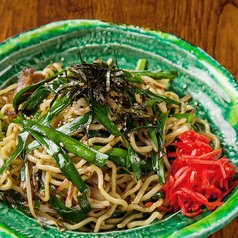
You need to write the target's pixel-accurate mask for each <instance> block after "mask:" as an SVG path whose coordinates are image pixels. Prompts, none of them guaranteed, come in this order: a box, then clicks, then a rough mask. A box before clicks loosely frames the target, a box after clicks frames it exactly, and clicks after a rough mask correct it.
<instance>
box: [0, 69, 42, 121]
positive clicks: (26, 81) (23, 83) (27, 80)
mask: <svg viewBox="0 0 238 238" xmlns="http://www.w3.org/2000/svg"><path fill="white" fill-rule="evenodd" d="M44 79H45V76H44V75H43V74H40V73H35V72H34V70H33V69H32V68H25V69H24V70H23V71H22V74H21V75H20V77H19V79H18V81H17V86H16V88H15V90H14V91H13V92H11V93H10V94H9V95H8V98H7V101H6V103H12V100H13V98H14V96H15V95H16V94H17V93H18V92H19V91H20V90H21V89H23V88H25V87H27V86H29V85H32V84H35V83H38V82H40V81H42V80H44ZM5 113H6V115H8V117H9V119H13V118H14V117H15V116H16V114H15V112H14V110H13V108H12V109H9V110H8V111H6V112H5Z"/></svg>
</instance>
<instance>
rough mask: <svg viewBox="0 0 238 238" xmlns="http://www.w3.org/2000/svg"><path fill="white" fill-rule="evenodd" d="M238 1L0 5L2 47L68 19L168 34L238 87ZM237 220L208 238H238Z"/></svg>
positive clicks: (23, 1)
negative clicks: (210, 60)
mask: <svg viewBox="0 0 238 238" xmlns="http://www.w3.org/2000/svg"><path fill="white" fill-rule="evenodd" d="M237 16H238V0H214V1H213V0H130V1H128V0H120V1H119V0H81V1H78V0H58V1H52V0H11V1H9V0H0V42H1V41H3V40H5V39H7V38H8V37H11V36H13V35H15V34H18V33H20V32H22V31H25V30H29V29H32V28H35V27H39V26H41V25H44V24H47V23H50V22H53V21H59V20H66V19H99V20H103V21H110V22H117V23H126V24H132V25H138V26H144V27H149V28H153V29H158V30H161V31H165V32H169V33H172V34H175V35H177V36H178V37H181V38H182V39H184V40H186V41H188V42H190V43H192V44H194V45H196V46H198V47H200V48H202V49H203V50H204V51H206V52H207V53H208V54H209V55H211V56H212V57H213V58H215V59H216V60H217V61H218V62H219V63H220V64H221V65H222V66H224V67H225V68H226V69H227V70H228V71H229V72H230V73H231V74H232V75H233V76H234V78H235V79H236V80H237V81H238V70H237V62H238V21H237ZM237 233H238V217H237V218H236V219H234V220H233V221H232V222H230V223H229V224H228V225H226V226H225V227H224V228H223V229H221V230H219V231H217V232H216V233H215V234H213V235H211V236H209V238H235V237H237Z"/></svg>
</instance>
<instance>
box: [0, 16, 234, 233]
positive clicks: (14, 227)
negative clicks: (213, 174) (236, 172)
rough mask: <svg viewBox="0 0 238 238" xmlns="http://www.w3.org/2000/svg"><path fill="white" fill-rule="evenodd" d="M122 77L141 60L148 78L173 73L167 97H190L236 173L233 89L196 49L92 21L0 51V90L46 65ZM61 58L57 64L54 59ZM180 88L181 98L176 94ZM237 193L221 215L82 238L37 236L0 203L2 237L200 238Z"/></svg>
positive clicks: (54, 28) (229, 210) (29, 223)
mask: <svg viewBox="0 0 238 238" xmlns="http://www.w3.org/2000/svg"><path fill="white" fill-rule="evenodd" d="M120 44H122V45H121V47H120V50H119V54H118V65H119V66H120V67H121V68H125V69H135V68H136V64H137V61H138V59H147V68H148V69H151V70H158V69H162V70H178V71H179V77H178V78H176V79H175V80H173V81H172V83H171V84H170V85H169V89H172V90H173V91H175V92H176V93H178V94H179V95H180V96H184V95H186V94H191V95H192V96H193V101H192V103H194V102H197V103H198V112H199V113H198V117H200V118H203V119H207V120H208V122H209V123H210V124H211V129H212V131H213V132H214V133H215V134H216V135H217V136H218V137H219V139H220V140H221V145H222V147H223V148H224V155H226V156H227V157H229V158H230V159H231V161H232V162H233V163H234V164H236V165H237V166H238V159H237V157H238V136H237V131H238V84H237V83H236V82H235V80H234V78H233V77H232V76H231V75H230V74H229V73H228V72H227V71H226V70H225V69H224V68H223V67H222V66H221V65H220V64H218V63H217V62H216V61H215V60H214V59H212V58H211V57H210V56H209V55H207V54H206V53H205V52H204V51H202V50H201V49H199V48H197V47H194V46H192V45H191V44H189V43H187V42H185V41H183V40H181V39H180V38H178V37H176V36H174V35H171V34H168V33H164V32H161V31H155V30H151V29H145V28H139V27H134V26H127V25H119V24H113V23H106V22H101V21H97V20H70V21H61V22H55V23H51V24H48V25H46V26H42V27H40V28H37V29H34V30H31V31H28V32H25V33H22V34H20V35H18V36H15V37H13V38H10V39H8V40H7V41H4V42H2V44H0V84H1V85H2V87H5V86H6V85H9V84H11V83H13V82H16V80H17V77H18V75H19V74H20V72H21V71H22V69H24V68H25V67H32V68H33V69H34V70H40V69H43V68H44V67H45V66H46V65H47V64H49V63H53V62H61V63H62V64H63V66H66V65H68V64H74V63H78V62H80V59H79V57H78V55H77V52H78V50H80V51H81V54H82V56H83V59H84V60H85V61H87V62H92V61H93V60H95V59H96V58H100V57H101V58H102V59H103V60H105V61H106V60H107V59H108V58H109V57H112V58H113V59H114V60H115V59H116V52H117V49H118V47H119V46H120ZM62 58H64V61H61V59H62ZM184 85H187V88H186V89H185V90H184V89H183V86H184ZM237 200H238V190H237V188H236V189H235V190H234V191H233V192H232V193H231V194H229V195H228V196H227V197H226V198H225V201H227V202H226V203H225V204H224V205H223V206H222V207H220V208H218V209H216V210H215V211H209V210H207V209H204V211H203V213H202V214H199V215H198V216H196V217H194V218H188V217H185V216H181V213H180V212H177V213H173V214H167V215H166V216H165V218H164V219H163V220H162V221H157V222H155V223H154V224H153V225H149V226H146V227H139V228H135V229H132V230H128V231H115V232H108V233H99V234H93V233H90V234H89V233H82V232H80V233H79V232H75V231H67V232H63V233H61V232H60V231H59V230H57V228H55V227H50V226H46V227H47V229H46V230H43V229H42V228H41V227H40V226H39V225H38V224H37V222H36V221H35V220H34V219H31V218H28V217H25V216H24V215H23V214H21V213H19V212H17V211H15V210H13V209H10V208H7V207H6V206H5V205H4V204H3V203H2V202H0V214H1V219H0V236H1V237H70V238H71V237H72V238H74V237H79V236H80V237H84V238H88V237H95V238H96V237H97V238H99V237H104V238H109V237H113V238H117V237H118V238H119V237H131V238H139V237H150V238H152V237H157V238H158V237H170V238H171V237H207V236H209V235H210V234H212V233H213V232H215V231H217V230H218V229H220V228H222V227H223V226H225V225H226V224H227V223H228V222H230V221H231V220H232V219H234V218H235V217H236V216H237V214H238V204H237Z"/></svg>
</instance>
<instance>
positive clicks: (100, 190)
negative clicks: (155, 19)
mask: <svg viewBox="0 0 238 238" xmlns="http://www.w3.org/2000/svg"><path fill="white" fill-rule="evenodd" d="M61 70H62V68H61V65H60V64H58V63H55V64H53V65H50V66H48V67H46V68H45V69H44V70H43V71H42V72H41V73H43V74H44V75H45V77H49V76H50V75H52V74H54V72H55V71H61ZM142 79H143V80H144V82H145V83H144V84H142V83H136V86H139V87H140V88H141V89H145V90H147V89H148V90H150V91H152V92H154V93H159V94H162V95H165V96H167V97H170V98H172V99H174V100H176V101H179V102H181V106H178V105H175V104H166V103H165V102H162V103H160V104H158V106H159V108H160V110H161V112H163V113H166V112H167V111H168V110H174V113H175V114H176V113H186V112H191V111H192V110H194V109H193V107H192V106H191V105H190V104H189V103H187V102H188V101H189V100H190V99H191V96H190V95H187V96H185V97H184V98H182V99H179V97H178V95H177V94H175V93H174V92H168V91H166V90H167V86H166V84H167V83H168V81H169V80H168V79H163V80H159V81H157V80H155V79H153V78H151V77H148V76H142ZM15 87H16V84H14V85H11V86H9V87H7V88H6V89H2V90H1V91H0V104H1V120H2V121H3V122H4V123H5V124H6V125H8V127H7V130H6V132H5V134H2V139H1V141H0V167H1V166H2V165H3V164H4V162H5V160H6V159H7V158H8V157H9V156H10V155H11V154H12V153H13V152H14V151H15V149H16V145H17V144H18V134H19V133H20V132H21V131H22V129H23V128H22V126H21V125H20V124H17V123H13V122H12V119H11V118H10V117H8V116H7V114H6V111H8V110H9V109H10V108H12V105H11V104H6V101H7V97H8V94H9V93H10V92H11V91H12V90H13V89H14V88H15ZM52 98H53V96H52V94H50V96H49V97H48V98H47V99H46V100H44V102H43V103H41V105H40V109H39V111H42V115H44V114H45V113H46V112H47V111H48V110H49V108H50V104H51V101H52ZM135 99H136V103H134V107H136V108H139V107H140V106H141V104H142V103H143V100H142V97H141V96H140V95H139V94H136V95H135ZM114 106H115V107H117V105H114ZM89 111H90V108H89V106H88V104H87V103H86V101H85V100H84V99H83V98H81V99H79V100H78V101H75V102H74V103H73V104H72V105H71V106H69V107H67V108H66V109H65V110H63V111H62V112H61V113H59V114H58V115H57V116H56V117H54V119H53V120H52V122H51V126H52V127H53V128H57V127H59V126H61V125H64V124H66V123H68V122H70V121H72V120H73V119H74V118H77V117H78V116H80V115H84V114H85V113H87V112H89ZM147 112H148V113H151V114H153V110H152V107H148V108H147ZM110 119H111V120H112V121H113V122H114V124H115V125H117V127H118V129H119V130H120V131H121V130H122V126H121V125H120V123H119V122H118V119H117V117H116V116H115V115H113V114H111V116H110ZM195 123H199V124H202V125H203V126H204V127H205V132H203V134H204V135H206V136H207V137H210V138H211V139H212V141H213V143H214V146H215V149H218V148H220V143H219V140H218V139H217V137H216V136H215V135H214V134H212V133H211V131H210V127H209V124H208V123H207V122H206V121H204V120H201V119H198V118H195V117H194V119H193V123H188V122H187V121H186V118H182V119H177V118H175V117H173V116H170V117H169V118H167V120H166V123H165V127H164V131H163V135H164V139H165V150H166V148H167V147H168V146H169V145H170V144H171V143H173V142H174V141H175V138H176V136H178V135H179V134H181V133H183V132H185V131H188V130H190V129H191V125H192V124H195ZM102 129H105V128H104V126H103V125H101V124H100V123H92V124H91V125H90V126H89V130H91V131H98V130H102ZM74 136H78V137H80V142H82V143H84V144H87V145H89V146H90V147H91V146H93V145H95V144H101V145H102V146H101V148H100V149H99V151H100V152H102V153H105V152H106V151H109V150H111V149H112V148H114V146H115V145H116V144H117V143H119V142H120V143H122V144H124V143H125V142H124V141H123V139H122V138H121V137H117V136H114V135H112V134H111V135H108V137H106V138H105V137H91V138H87V135H86V133H85V130H83V129H80V130H78V131H77V132H76V133H74ZM128 139H129V141H130V144H131V146H132V147H133V148H134V150H135V151H136V152H137V153H138V154H141V155H143V156H145V157H150V152H151V151H152V149H153V150H155V151H156V150H157V148H156V146H155V144H154V142H153V140H152V139H151V137H150V134H149V133H148V131H147V129H146V128H143V129H140V130H139V131H132V132H130V133H129V135H128ZM28 140H29V141H28V143H29V142H30V141H31V140H33V138H29V139H28ZM124 147H125V145H124ZM68 154H69V156H70V158H71V160H72V161H73V164H74V165H75V167H76V169H77V170H78V172H79V174H80V175H81V177H82V179H83V180H84V181H85V182H86V184H87V187H88V190H89V191H88V194H87V195H88V199H89V202H90V205H91V208H92V210H91V211H90V212H88V213H87V215H88V217H87V218H86V219H84V220H82V221H80V222H78V223H75V224H70V223H67V222H65V221H64V220H62V218H61V217H60V216H59V214H57V212H55V211H54V210H53V209H52V208H51V207H50V206H49V203H48V201H49V199H50V196H51V195H52V194H54V195H55V194H58V195H57V197H58V198H60V199H61V201H63V202H64V204H65V205H66V207H69V208H74V209H80V207H79V205H78V204H77V202H76V201H77V197H78V196H79V195H80V192H79V191H78V189H77V188H76V187H75V186H74V185H73V184H72V183H71V182H70V181H69V180H68V179H66V178H65V176H64V175H63V174H62V173H61V171H60V169H59V168H58V166H57V164H56V162H55V161H54V159H53V158H52V157H51V156H49V155H48V154H47V153H46V151H45V150H44V149H43V148H42V147H39V148H38V149H35V150H33V151H30V152H27V162H26V167H27V169H26V177H27V179H26V181H25V182H21V181H19V180H18V176H19V173H20V170H21V168H22V166H23V161H22V158H21V156H18V157H17V158H16V159H15V160H14V161H13V162H12V163H11V166H10V168H8V169H7V170H6V171H5V172H4V173H3V174H2V175H1V176H0V190H1V191H7V190H9V189H13V190H15V191H16V192H18V193H20V194H21V195H22V197H23V198H25V200H26V206H28V207H29V209H30V213H31V214H32V216H33V217H34V218H35V219H37V220H38V221H39V220H40V221H41V222H42V223H43V224H48V225H55V226H57V227H58V228H59V229H64V228H67V229H70V230H79V231H93V232H99V231H109V230H115V229H124V228H129V229H131V228H133V227H137V226H145V225H148V224H150V223H152V222H153V221H155V220H156V219H162V217H163V215H164V214H165V212H164V211H162V210H159V209H158V207H160V206H161V205H162V204H163V198H158V200H157V201H155V202H154V203H153V205H152V206H150V207H146V206H145V205H144V201H146V200H149V199H150V198H151V197H153V196H154V194H156V193H157V192H158V191H159V190H160V189H161V188H162V186H163V185H162V184H160V183H159V182H158V175H157V174H156V173H155V171H151V172H150V173H149V174H148V175H143V176H142V178H141V179H140V180H138V181H137V180H136V179H135V177H133V176H132V175H130V174H127V173H121V171H120V170H119V169H118V168H117V166H116V164H115V163H114V162H113V161H111V160H108V161H107V162H106V164H105V166H104V167H102V168H100V167H98V166H96V165H94V164H90V163H89V162H87V161H86V160H84V159H81V158H80V157H79V156H76V155H74V154H73V153H70V152H69V153H68ZM163 162H164V165H165V176H166V177H167V176H169V174H170V173H171V164H170V162H169V160H168V158H167V157H166V155H165V156H163ZM39 171H41V173H39ZM37 174H38V175H37ZM36 175H37V176H40V178H41V180H42V183H43V185H44V186H43V187H44V189H39V187H37V186H36V187H35V186H33V185H32V184H35V183H36V184H37V181H36V177H37V176H36ZM52 188H54V191H53V192H52ZM62 193H63V196H62ZM36 197H39V198H40V201H41V202H40V207H39V210H35V209H34V204H35V201H34V199H36ZM135 211H137V212H135ZM115 212H124V213H123V214H122V215H121V216H120V217H113V216H112V215H113V214H114V213H115ZM145 213H147V214H149V215H148V216H147V217H144V214H145Z"/></svg>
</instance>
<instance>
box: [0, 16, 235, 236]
mask: <svg viewBox="0 0 238 238" xmlns="http://www.w3.org/2000/svg"><path fill="white" fill-rule="evenodd" d="M70 22H73V23H76V24H77V23H81V24H82V23H90V24H92V23H93V24H94V25H98V24H99V26H100V25H104V26H109V27H115V26H117V27H124V28H126V29H134V30H135V29H136V30H139V31H141V33H144V34H152V35H157V36H158V37H159V38H163V40H165V41H168V42H171V43H172V44H175V45H178V42H181V43H182V46H181V45H179V47H180V48H182V49H184V50H186V51H188V52H189V53H191V54H194V55H195V56H196V57H198V56H203V60H205V61H206V62H207V63H208V64H209V65H210V66H212V67H216V70H217V71H218V72H219V73H221V74H222V75H224V76H225V77H226V78H228V80H229V82H230V83H231V85H232V86H234V87H235V88H236V87H237V89H238V82H236V81H235V78H234V77H233V76H232V75H231V73H230V72H229V71H228V70H227V69H226V68H225V67H223V66H222V65H221V64H219V63H218V62H217V61H216V60H215V59H214V58H213V57H211V56H210V55H209V54H207V53H206V52H205V51H204V50H203V49H201V48H199V47H197V46H195V45H193V44H191V43H189V42H188V41H186V40H184V39H182V38H180V37H178V36H176V35H174V34H171V33H168V32H164V31H160V30H156V29H151V28H148V27H139V26H136V25H131V24H121V23H115V22H106V21H101V20H95V19H71V20H61V21H55V22H51V23H48V24H45V25H42V26H40V27H36V28H32V29H29V30H26V31H23V32H20V33H18V34H16V35H13V36H11V37H8V38H7V39H5V40H4V41H2V42H0V52H1V49H2V47H5V46H7V44H9V43H10V42H11V41H12V40H14V41H15V40H16V41H17V40H18V39H19V40H20V38H21V36H23V35H25V34H34V31H37V30H39V29H41V30H43V31H45V30H46V29H48V28H50V29H51V27H54V26H62V25H64V24H68V23H70ZM45 33H46V32H45ZM191 50H193V52H191ZM3 59H4V58H3ZM0 63H1V60H0ZM237 100H238V98H237ZM235 197H236V198H238V191H236V192H235V193H234V194H233V195H232V196H231V197H230V199H229V200H228V201H226V203H225V204H224V205H223V206H225V205H226V204H227V203H228V202H229V201H230V202H231V200H232V198H233V199H234V198H235ZM233 205H234V204H233ZM223 206H221V207H219V208H218V209H217V210H216V211H214V212H213V213H212V214H210V215H208V216H207V217H205V218H203V219H201V220H199V221H197V222H195V223H193V224H191V225H189V226H188V227H190V228H191V229H194V226H195V225H197V224H199V225H200V224H201V223H203V221H204V219H206V218H208V219H210V218H211V217H213V215H214V214H217V213H220V212H221V210H223V209H222V207H223ZM230 208H235V209H231V212H232V214H231V216H230V215H229V216H227V217H229V219H228V218H227V217H226V218H224V217H223V218H222V220H224V222H223V223H222V224H221V225H219V224H217V225H216V227H217V228H216V229H215V230H214V229H213V230H212V231H209V230H208V231H207V233H206V235H210V234H212V233H214V232H216V231H217V230H219V229H221V228H222V227H224V226H225V225H227V224H228V223H229V222H230V221H231V220H232V219H234V218H235V217H236V216H237V214H238V205H237V206H233V207H230ZM186 228H187V227H184V228H182V229H180V230H178V232H177V231H175V232H174V233H172V234H169V235H168V236H165V237H178V236H174V235H175V234H176V235H181V232H183V231H184V232H186V231H187V229H186ZM203 231H204V228H203ZM1 232H3V233H6V235H7V234H10V235H17V236H15V237H25V236H24V235H22V234H19V233H17V232H15V231H13V230H11V229H8V227H6V226H5V225H3V224H2V223H1V222H0V234H1ZM198 235H199V234H198ZM200 235H201V234H200ZM203 235H204V233H203ZM190 236H192V237H194V234H193V233H191V234H189V235H188V236H186V237H190ZM6 237H8V236H6ZM11 237H12V236H11ZM179 237H180V236H179ZM196 237H199V236H196Z"/></svg>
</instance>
